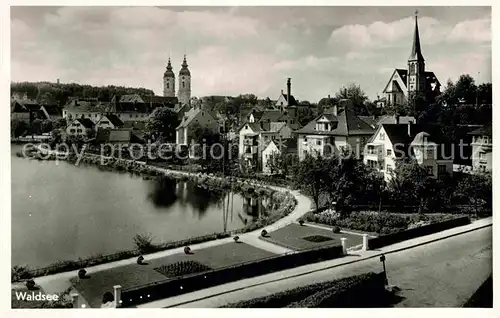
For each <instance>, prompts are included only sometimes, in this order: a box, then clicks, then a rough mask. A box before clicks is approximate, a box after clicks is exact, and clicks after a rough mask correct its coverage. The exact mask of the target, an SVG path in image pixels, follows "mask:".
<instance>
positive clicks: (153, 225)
mask: <svg viewBox="0 0 500 318" xmlns="http://www.w3.org/2000/svg"><path fill="white" fill-rule="evenodd" d="M20 149H21V146H18V145H16V146H14V145H13V146H12V147H11V152H12V153H11V169H12V171H11V180H12V187H11V191H12V214H11V215H12V265H29V266H30V267H32V268H35V267H36V268H38V267H44V266H47V265H49V264H51V263H54V262H56V261H58V260H76V259H78V258H79V257H81V258H86V257H89V256H93V255H98V254H109V253H114V252H117V251H121V250H128V249H133V248H134V244H133V237H134V236H135V235H136V234H139V233H150V234H151V235H152V236H153V243H155V242H156V243H159V242H166V241H178V240H182V239H186V238H190V237H196V236H202V235H206V234H211V233H216V232H223V231H224V230H225V229H226V230H234V229H238V228H242V227H244V226H245V224H247V223H251V222H252V221H253V220H254V219H255V218H256V217H258V215H259V213H263V211H265V208H264V204H263V202H261V201H260V200H256V199H250V198H245V197H242V196H241V195H239V194H232V193H222V192H220V191H212V190H208V189H204V188H202V187H198V186H195V185H194V184H193V183H191V182H182V181H177V180H173V179H162V180H161V181H158V180H144V179H143V178H142V177H140V176H135V175H131V174H128V173H117V172H109V171H102V170H99V169H98V168H97V167H94V166H75V165H73V164H70V163H66V162H58V163H56V162H55V161H38V160H32V159H25V158H19V157H17V156H16V155H15V153H16V151H18V150H20ZM228 198H229V200H228ZM228 205H229V208H227V206H228ZM223 207H224V209H223ZM225 210H226V211H227V213H225V212H224V211H225Z"/></svg>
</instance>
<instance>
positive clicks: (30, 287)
mask: <svg viewBox="0 0 500 318" xmlns="http://www.w3.org/2000/svg"><path fill="white" fill-rule="evenodd" d="M26 288H28V290H33V289H34V288H35V281H34V280H33V279H28V280H27V281H26Z"/></svg>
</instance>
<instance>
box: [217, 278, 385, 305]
mask: <svg viewBox="0 0 500 318" xmlns="http://www.w3.org/2000/svg"><path fill="white" fill-rule="evenodd" d="M357 286H359V287H361V288H359V287H358V288H355V287H357ZM350 289H354V292H356V293H357V294H353V293H352V292H349V290H350ZM383 289H384V276H383V273H379V274H376V273H373V272H371V273H366V274H361V275H355V276H350V277H346V278H341V279H336V280H331V281H327V282H322V283H316V284H311V285H306V286H300V287H296V288H293V289H289V290H285V291H282V292H278V293H275V294H272V295H268V296H264V297H258V298H254V299H250V300H244V301H240V302H236V303H232V304H228V305H225V306H222V308H283V307H319V306H320V303H318V300H320V299H328V300H330V303H332V304H333V303H334V301H333V300H334V299H337V303H336V304H335V305H337V307H348V305H349V304H352V303H354V307H355V306H357V305H359V307H362V305H363V303H364V304H366V302H367V301H369V302H371V303H372V304H373V303H374V302H375V301H374V300H380V298H379V297H378V296H381V295H382V294H383ZM342 292H343V294H344V296H342ZM370 293H372V294H370ZM346 294H347V295H348V296H350V297H351V299H347V301H345V295H346ZM339 300H342V301H343V303H340V301H339ZM349 300H352V301H351V302H349ZM375 306H376V305H375ZM375 306H374V307H375Z"/></svg>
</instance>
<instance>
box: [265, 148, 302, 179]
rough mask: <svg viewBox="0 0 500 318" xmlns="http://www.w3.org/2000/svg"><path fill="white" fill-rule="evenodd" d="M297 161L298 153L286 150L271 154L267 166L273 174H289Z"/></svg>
mask: <svg viewBox="0 0 500 318" xmlns="http://www.w3.org/2000/svg"><path fill="white" fill-rule="evenodd" d="M297 162H298V157H297V155H294V154H291V153H287V152H286V151H280V152H273V153H272V154H271V156H270V157H269V160H268V161H267V166H268V168H269V170H270V172H271V174H279V175H283V176H287V175H288V174H289V173H290V172H291V171H292V168H293V167H294V165H295V164H296V163H297Z"/></svg>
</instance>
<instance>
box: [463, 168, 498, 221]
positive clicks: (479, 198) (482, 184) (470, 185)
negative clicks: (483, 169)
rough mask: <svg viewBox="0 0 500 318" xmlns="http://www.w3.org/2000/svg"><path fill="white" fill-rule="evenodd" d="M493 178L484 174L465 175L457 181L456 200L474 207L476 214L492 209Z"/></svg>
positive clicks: (488, 174)
mask: <svg viewBox="0 0 500 318" xmlns="http://www.w3.org/2000/svg"><path fill="white" fill-rule="evenodd" d="M492 194H493V193H492V176H491V174H490V173H484V174H472V175H469V174H464V175H462V176H460V177H459V179H458V180H457V186H456V190H455V192H454V199H455V200H456V201H458V202H459V203H462V204H469V205H471V206H472V208H473V211H474V212H475V214H476V215H477V214H479V213H481V211H482V210H484V209H485V210H491V208H492V199H493V198H492Z"/></svg>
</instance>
